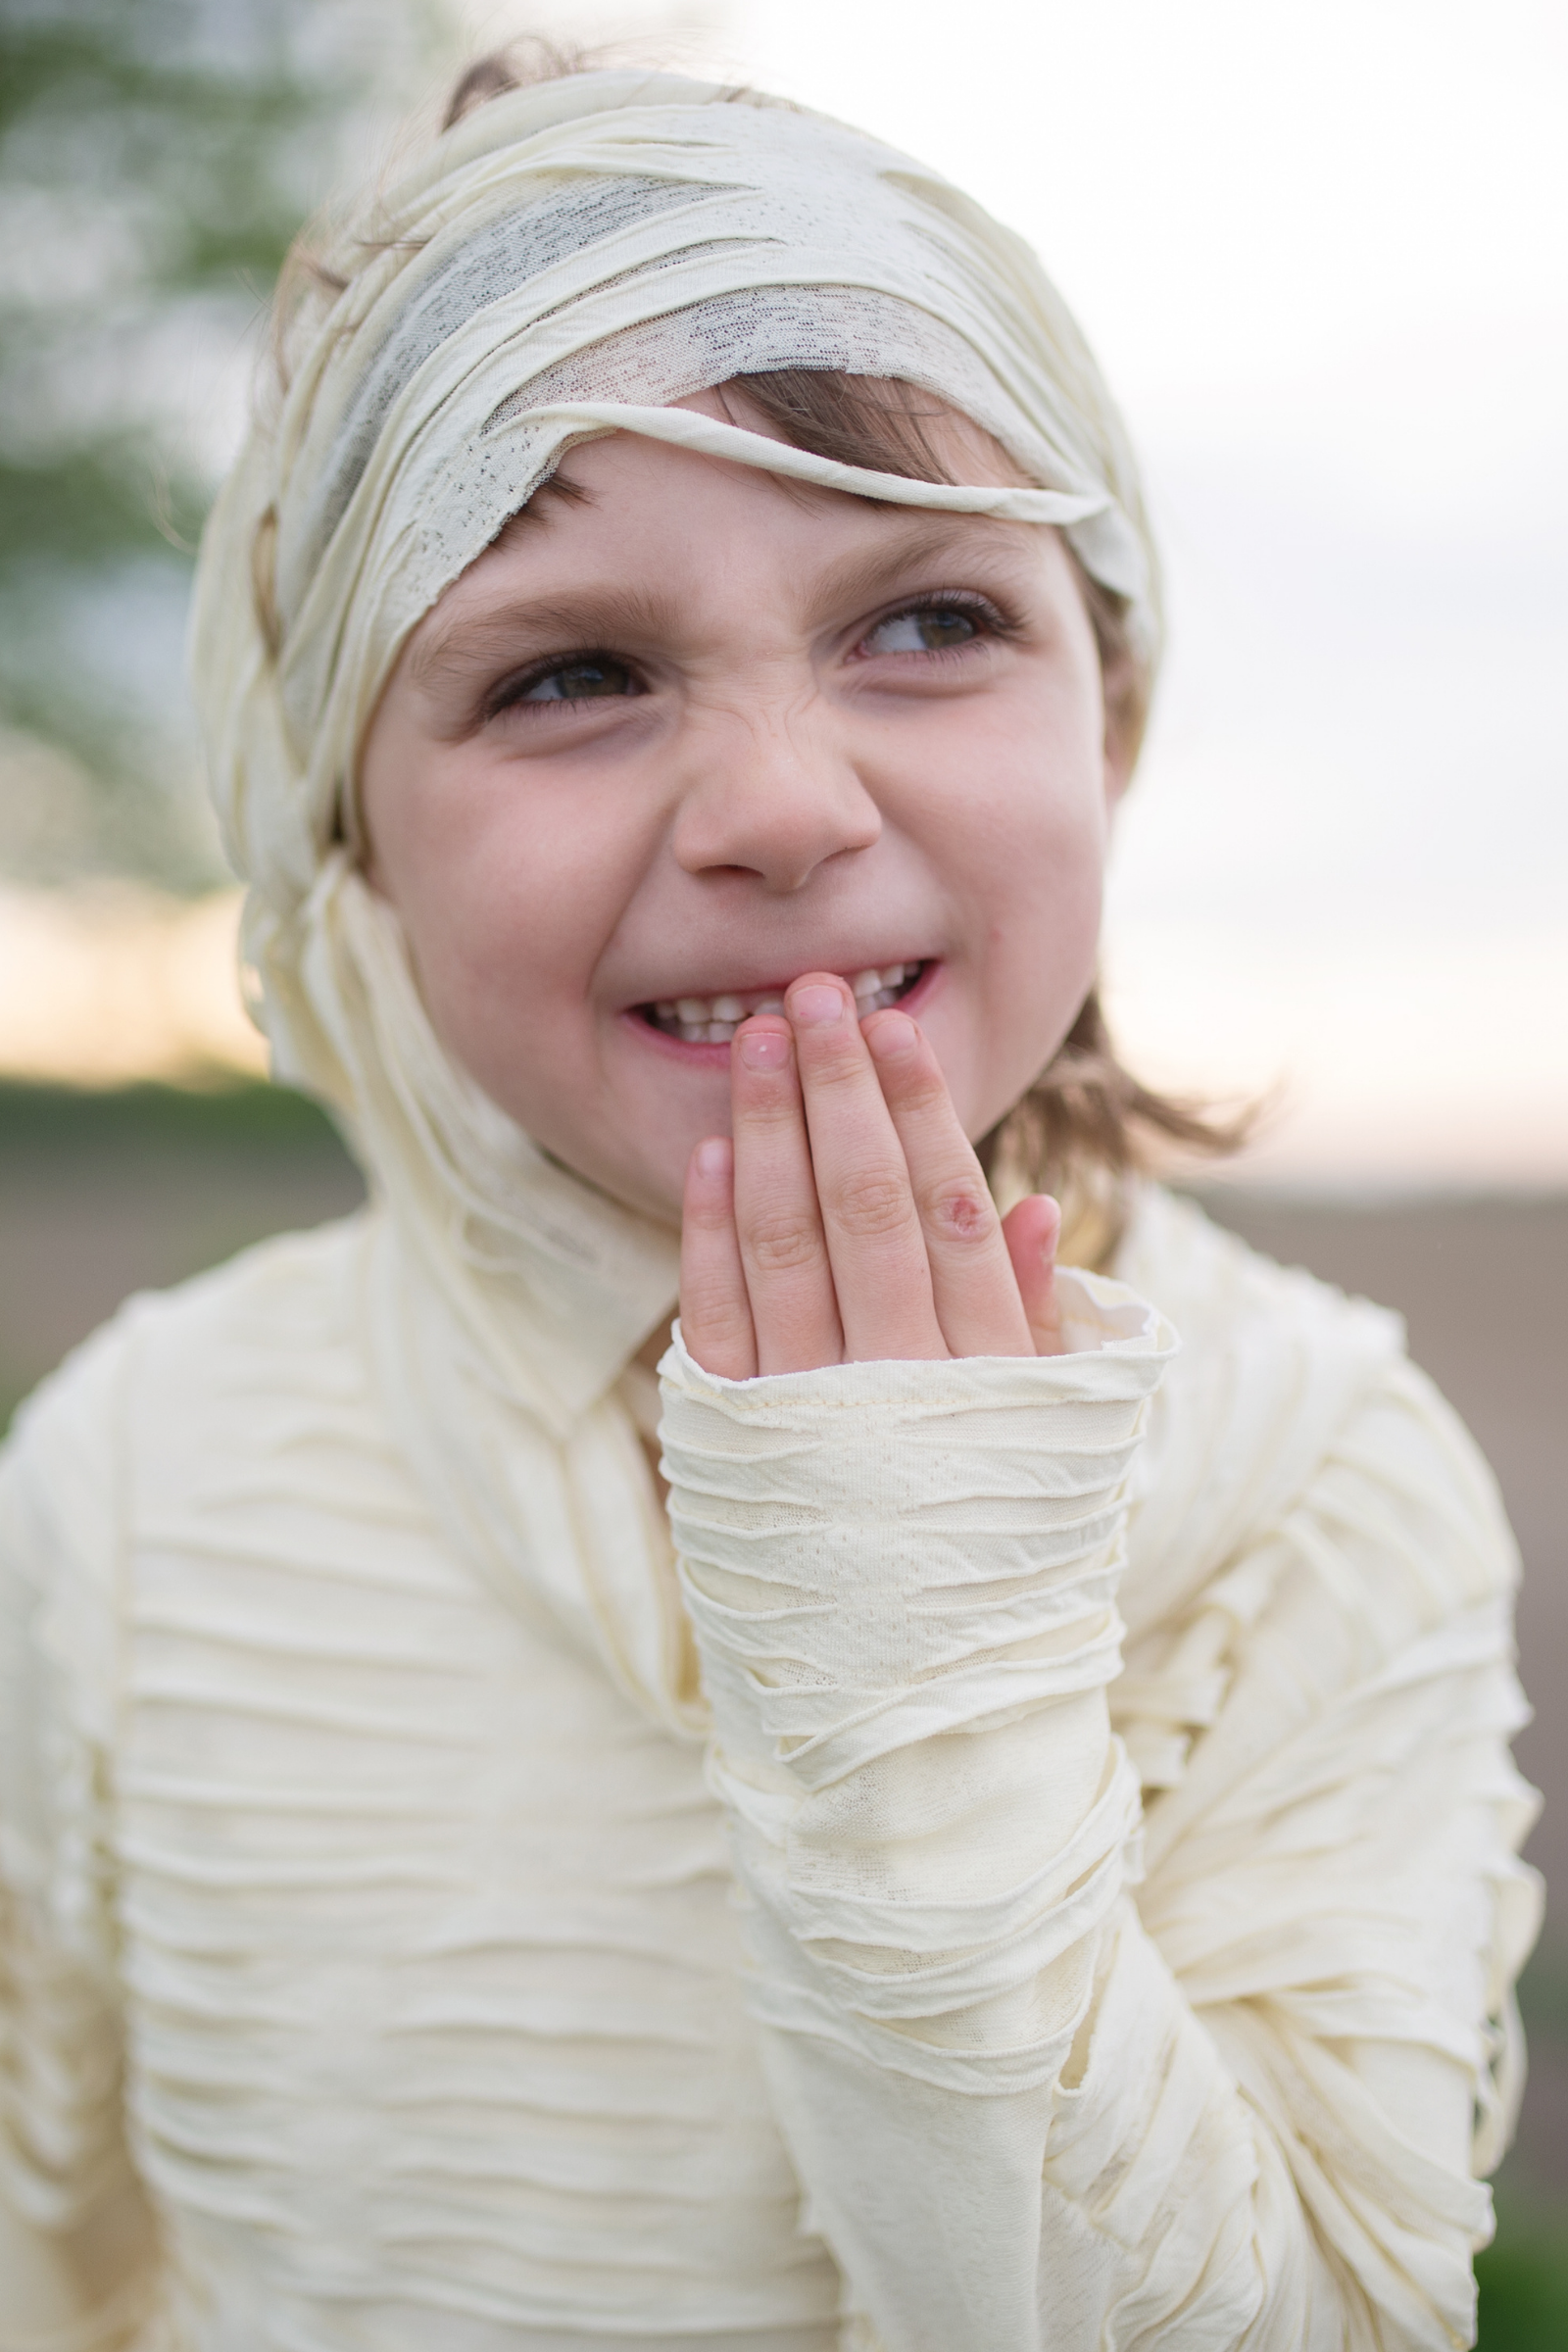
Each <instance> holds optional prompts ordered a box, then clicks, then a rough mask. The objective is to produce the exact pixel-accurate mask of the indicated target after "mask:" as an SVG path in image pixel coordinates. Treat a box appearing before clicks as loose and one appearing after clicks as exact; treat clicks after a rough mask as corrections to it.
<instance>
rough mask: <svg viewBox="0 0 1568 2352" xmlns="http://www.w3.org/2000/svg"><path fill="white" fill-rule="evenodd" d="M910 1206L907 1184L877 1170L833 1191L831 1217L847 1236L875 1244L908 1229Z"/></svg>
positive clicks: (846, 1180) (845, 1181) (846, 1181)
mask: <svg viewBox="0 0 1568 2352" xmlns="http://www.w3.org/2000/svg"><path fill="white" fill-rule="evenodd" d="M911 1206H912V1203H911V1201H910V1197H909V1188H908V1186H907V1183H900V1181H899V1180H898V1178H897V1177H895V1176H890V1175H884V1174H883V1173H882V1172H881V1171H880V1170H876V1171H873V1172H870V1173H868V1174H865V1175H859V1176H847V1177H844V1178H842V1179H841V1180H840V1182H839V1183H838V1184H837V1185H835V1186H834V1188H833V1195H832V1201H831V1203H830V1204H829V1213H830V1214H831V1216H832V1218H833V1221H834V1223H835V1224H836V1225H838V1226H839V1227H841V1228H842V1230H843V1231H844V1232H846V1233H851V1234H854V1235H856V1236H857V1237H858V1238H863V1239H866V1240H874V1239H875V1238H876V1237H877V1236H878V1235H879V1234H887V1233H897V1232H899V1231H900V1230H901V1229H902V1228H903V1227H904V1226H906V1225H907V1224H908V1222H909V1214H910V1209H911Z"/></svg>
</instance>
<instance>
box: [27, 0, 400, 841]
mask: <svg viewBox="0 0 1568 2352" xmlns="http://www.w3.org/2000/svg"><path fill="white" fill-rule="evenodd" d="M438 5H439V0H379V4H378V5H372V4H371V0H0V418H3V420H4V421H3V423H0V726H3V727H4V728H6V729H8V730H9V731H10V732H11V735H12V739H13V748H15V741H16V738H17V737H18V736H21V737H24V738H27V739H30V740H31V743H32V744H33V745H34V746H36V745H37V744H39V743H41V744H43V745H46V746H52V747H55V749H56V750H57V751H58V752H60V753H63V754H65V755H66V756H67V766H68V768H69V770H70V772H71V773H72V774H73V776H74V778H75V787H74V789H75V801H76V807H75V809H74V811H73V816H72V820H71V822H70V823H68V824H62V822H61V820H60V809H59V804H60V796H61V793H62V791H63V790H64V789H65V788H64V787H62V785H61V783H60V773H61V768H60V763H59V762H58V761H57V762H55V764H54V766H53V767H52V768H51V767H50V766H49V763H48V762H44V763H43V764H42V765H40V763H39V761H38V760H37V759H36V758H34V759H32V760H31V761H30V764H29V763H27V762H24V763H23V768H22V769H21V770H19V771H18V775H17V777H16V778H15V779H14V778H13V776H12V774H11V772H10V763H8V766H7V774H6V777H5V781H4V785H3V788H0V789H3V792H4V808H3V810H0V873H4V872H7V871H9V872H11V873H13V874H19V873H20V874H23V875H25V876H27V877H28V878H33V879H44V880H55V879H63V878H66V877H67V875H68V874H70V873H72V872H74V871H79V870H82V869H83V868H86V869H92V868H97V869H98V870H105V869H109V870H127V869H128V870H132V871H139V872H142V873H144V874H149V875H151V876H154V877H156V878H158V879H160V880H163V881H166V882H171V883H172V884H174V885H175V886H194V885H198V884H200V883H202V882H205V881H209V880H211V879H213V878H214V877H215V873H216V870H217V852H216V844H215V842H214V840H213V837H212V834H211V831H210V829H209V828H208V827H207V825H206V822H205V818H204V815H203V813H202V811H201V805H200V797H199V794H198V793H197V792H196V790H195V785H194V765H195V762H194V752H193V745H192V741H191V730H190V723H189V719H188V715H187V712H186V709H185V703H184V695H183V689H182V675H181V669H182V654H181V644H182V633H183V606H184V598H185V591H186V587H187V585H188V575H189V568H190V559H191V553H192V550H193V548H194V544H195V540H196V537H197V535H198V533H199V531H200V527H201V521H202V517H203V515H204V513H205V511H206V506H207V502H208V499H209V497H210V495H211V491H212V487H213V483H214V479H215V476H216V474H217V471H218V470H219V467H220V466H221V463H222V462H223V460H224V458H225V457H226V455H227V451H228V448H229V446H230V445H231V443H232V440H233V438H234V434H235V430H236V426H237V414H236V412H237V409H238V396H239V390H240V384H241V382H242V380H243V377H244V375H245V373H246V369H245V367H244V354H245V351H246V346H247V339H248V338H249V339H250V342H251V344H252V346H254V338H255V334H256V329H257V324H258V321H259V319H260V318H261V315H262V312H263V309H264V306H265V302H266V298H267V295H268V293H269V291H270V287H271V284H272V281H273V279H274V278H275V275H276V272H277V270H278V266H279V264H280V262H281V260H282V257H283V255H284V253H285V251H286V249H287V247H288V243H289V241H290V239H291V237H292V236H293V234H294V231H295V229H296V228H297V227H298V225H299V223H300V221H301V220H302V219H303V218H304V217H305V216H307V215H308V214H309V213H310V212H311V211H312V210H313V209H314V208H315V207H316V206H317V205H318V204H319V202H320V201H322V199H323V198H324V197H325V196H326V195H327V194H328V192H329V191H330V190H331V188H332V187H333V186H334V185H335V184H336V183H337V182H338V181H339V179H340V178H341V177H342V176H343V175H344V174H345V172H362V171H363V170H364V169H365V168H366V164H367V161H368V160H372V159H373V158H374V157H375V156H376V155H377V154H378V152H379V151H380V150H381V148H382V147H383V146H384V144H385V134H386V129H387V126H388V123H389V119H390V116H391V114H392V113H393V112H395V111H396V110H397V109H398V108H399V107H400V106H401V105H402V104H403V103H404V102H406V100H407V99H408V98H409V97H410V96H411V95H412V94H414V93H415V92H422V91H423V90H424V88H426V87H427V86H428V85H429V84H430V83H431V81H432V80H433V79H434V78H436V77H437V75H438V71H439V69H438V62H437V50H438V45H439V20H438V15H437V9H438ZM40 778H41V779H42V781H40Z"/></svg>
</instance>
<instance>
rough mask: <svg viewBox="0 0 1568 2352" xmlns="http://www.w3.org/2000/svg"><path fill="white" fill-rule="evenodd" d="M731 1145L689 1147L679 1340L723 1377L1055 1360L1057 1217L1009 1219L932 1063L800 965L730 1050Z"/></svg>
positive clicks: (919, 1044)
mask: <svg viewBox="0 0 1568 2352" xmlns="http://www.w3.org/2000/svg"><path fill="white" fill-rule="evenodd" d="M730 1085H731V1093H732V1100H733V1104H734V1137H735V1140H734V1144H733V1146H731V1144H730V1143H729V1142H727V1141H726V1140H725V1139H724V1138H722V1137H711V1138H710V1139H709V1141H708V1142H706V1143H702V1144H699V1145H698V1147H697V1149H696V1151H695V1152H693V1153H692V1160H691V1166H690V1168H689V1170H688V1171H687V1177H686V1204H685V1217H684V1222H683V1225H682V1230H681V1279H680V1316H681V1331H682V1334H683V1336H684V1339H685V1342H686V1346H687V1348H688V1349H689V1351H690V1353H691V1354H692V1356H693V1357H694V1358H695V1359H696V1361H697V1362H698V1363H699V1364H701V1365H702V1366H703V1367H704V1369H705V1370H706V1371H709V1372H714V1373H717V1374H719V1375H720V1377H722V1378H724V1379H728V1380H750V1379H751V1378H752V1377H753V1376H754V1375H755V1374H757V1373H765V1372H808V1371H812V1370H814V1369H815V1368H816V1367H817V1366H818V1365H821V1364H839V1363H864V1362H870V1361H874V1360H879V1359H887V1358H900V1359H904V1360H908V1359H909V1358H914V1357H927V1358H929V1357H933V1356H937V1357H940V1356H953V1355H1059V1354H1060V1353H1061V1352H1062V1346H1061V1332H1060V1324H1059V1318H1058V1313H1057V1307H1056V1299H1055V1250H1056V1236H1057V1232H1058V1229H1059V1227H1060V1222H1061V1218H1060V1211H1059V1210H1058V1209H1057V1206H1056V1203H1055V1202H1054V1201H1051V1200H1048V1199H1047V1198H1046V1197H1045V1196H1044V1195H1039V1194H1037V1195H1036V1196H1034V1197H1033V1198H1032V1199H1030V1200H1027V1201H1019V1203H1018V1205H1017V1207H1016V1208H1014V1209H1013V1210H1012V1211H1011V1212H1010V1214H1009V1215H1008V1216H1007V1218H1006V1219H1005V1222H1004V1221H1003V1220H1002V1219H1001V1218H999V1217H998V1215H997V1211H996V1207H995V1204H994V1203H993V1201H992V1199H991V1194H990V1192H989V1190H988V1188H987V1185H986V1180H985V1177H984V1174H983V1173H982V1171H981V1167H980V1162H979V1161H978V1160H977V1159H976V1157H975V1155H974V1152H973V1150H972V1149H971V1147H970V1144H969V1141H968V1138H967V1137H966V1136H965V1134H964V1132H963V1129H962V1127H961V1126H960V1125H959V1123H958V1119H957V1115H956V1112H955V1110H954V1107H953V1103H952V1101H951V1099H950V1098H949V1095H948V1089H947V1084H946V1082H945V1080H944V1078H943V1076H942V1072H941V1070H940V1069H939V1068H938V1066H937V1060H936V1056H935V1054H933V1053H932V1051H931V1048H930V1047H929V1046H928V1045H927V1043H926V1041H925V1039H924V1037H923V1036H922V1035H921V1033H920V1031H919V1029H918V1028H917V1027H916V1025H915V1023H914V1022H913V1021H912V1020H911V1019H910V1018H909V1016H908V1014H907V1013H903V1012H899V1011H898V1010H896V1009H892V1008H890V1009H888V1010H886V1011H883V1012H873V1013H869V1014H868V1015H867V1016H866V1018H865V1020H864V1021H863V1022H860V1021H858V1020H857V1018H856V1013H855V1000H854V998H853V996H852V995H851V993H850V991H849V989H848V988H847V987H846V985H845V983H844V982H843V981H842V980H840V979H838V978H837V977H836V976H835V975H834V974H832V973H830V972H809V973H808V974H807V975H806V977H805V978H804V979H801V980H797V981H796V982H795V984H794V986H793V987H792V988H791V989H790V990H789V992H788V994H787V996H786V998H785V1011H784V1013H782V1014H780V1013H759V1014H757V1015H755V1016H754V1017H753V1018H752V1019H751V1020H749V1021H745V1022H743V1023H742V1025H741V1027H740V1028H739V1029H738V1030H737V1032H736V1035H735V1042H734V1044H733V1045H732V1047H731V1048H730Z"/></svg>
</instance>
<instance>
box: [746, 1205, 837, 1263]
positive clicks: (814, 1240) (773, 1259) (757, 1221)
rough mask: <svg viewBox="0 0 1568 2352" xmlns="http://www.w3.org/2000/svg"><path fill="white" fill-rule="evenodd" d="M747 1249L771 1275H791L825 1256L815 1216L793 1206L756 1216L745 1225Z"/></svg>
mask: <svg viewBox="0 0 1568 2352" xmlns="http://www.w3.org/2000/svg"><path fill="white" fill-rule="evenodd" d="M746 1248H747V1252H748V1254H749V1256H750V1257H751V1259H752V1261H753V1263H754V1264H755V1265H756V1266H757V1267H758V1268H759V1270H760V1271H761V1272H763V1273H768V1274H789V1273H793V1272H795V1271H796V1270H798V1269H799V1268H800V1267H802V1266H809V1265H814V1264H815V1263H816V1262H817V1261H818V1260H819V1259H820V1258H821V1255H822V1235H821V1229H820V1227H819V1226H818V1225H817V1222H816V1219H815V1218H814V1217H809V1216H803V1215H800V1214H799V1213H797V1212H796V1211H794V1210H791V1209H775V1210H772V1211H771V1212H764V1213H763V1214H762V1215H760V1216H758V1217H754V1218H753V1219H752V1220H751V1221H750V1223H749V1224H748V1226H747V1228H746Z"/></svg>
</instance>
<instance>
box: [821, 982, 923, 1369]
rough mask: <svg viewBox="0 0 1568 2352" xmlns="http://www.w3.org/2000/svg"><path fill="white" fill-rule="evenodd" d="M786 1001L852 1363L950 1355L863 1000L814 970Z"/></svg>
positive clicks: (848, 1351) (825, 1225) (831, 1259)
mask: <svg viewBox="0 0 1568 2352" xmlns="http://www.w3.org/2000/svg"><path fill="white" fill-rule="evenodd" d="M784 1009H785V1011H786V1013H787V1014H788V1015H789V1020H790V1025H791V1027H792V1028H793V1030H794V1032H795V1053H796V1059H797V1063H798V1065H799V1068H800V1074H801V1093H802V1097H803V1099H804V1101H805V1104H806V1123H807V1128H808V1130H809V1135H810V1143H811V1166H812V1169H813V1171H814V1173H815V1177H816V1195H817V1200H818V1201H819V1202H820V1204H821V1212H822V1231H823V1234H824V1236H825V1238H826V1243H827V1252H828V1257H829V1260H830V1262H831V1264H832V1268H833V1287H834V1289H835V1291H836V1292H837V1294H838V1305H839V1319H840V1321H841V1322H842V1324H843V1327H844V1352H845V1355H846V1357H847V1358H848V1359H849V1360H850V1361H851V1362H852V1363H868V1362H876V1361H882V1360H886V1359H903V1360H910V1359H915V1358H920V1357H930V1356H944V1355H946V1354H947V1352H948V1348H947V1345H946V1343H945V1341H944V1340H943V1337H942V1329H941V1326H940V1324H939V1323H938V1321H937V1315H936V1307H935V1304H934V1303H933V1299H932V1293H931V1267H930V1262H929V1260H928V1258H927V1255H926V1247H925V1237H924V1235H923V1233H922V1232H921V1229H920V1218H919V1214H918V1212H917V1210H916V1208H915V1205H914V1196H913V1193H912V1191H911V1189H910V1185H909V1171H908V1167H907V1164H906V1161H905V1157H904V1151H903V1147H902V1146H901V1144H900V1142H899V1138H898V1134H897V1132H896V1130H895V1128H894V1125H893V1121H892V1118H891V1117H890V1116H889V1113H888V1106H887V1104H886V1103H885V1102H884V1101H883V1097H882V1089H881V1086H880V1084H879V1083H878V1080H877V1075H876V1072H875V1070H874V1069H873V1067H872V1065H871V1057H870V1054H868V1053H867V1051H866V1045H865V1040H864V1038H863V1037H862V1036H861V1035H860V1026H859V1021H858V1017H857V1009H856V1004H855V1000H854V998H853V997H852V996H851V994H850V991H849V989H848V988H847V987H846V986H845V984H844V982H843V981H842V980H840V979H839V978H838V977H837V975H836V974H834V973H831V972H809V973H807V974H806V976H805V977H804V978H803V979H800V980H797V981H796V982H795V983H794V985H793V986H792V987H791V988H790V989H789V991H788V992H787V994H786V996H785V999H784Z"/></svg>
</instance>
